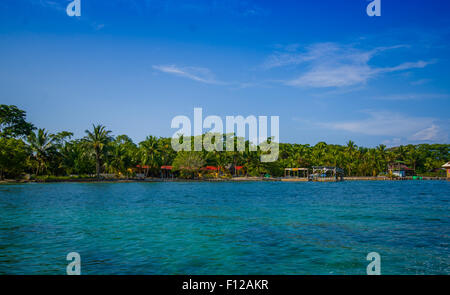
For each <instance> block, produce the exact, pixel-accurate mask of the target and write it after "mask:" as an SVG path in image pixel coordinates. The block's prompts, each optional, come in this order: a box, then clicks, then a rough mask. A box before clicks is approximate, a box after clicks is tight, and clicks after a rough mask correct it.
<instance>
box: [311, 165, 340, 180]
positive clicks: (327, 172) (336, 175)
mask: <svg viewBox="0 0 450 295" xmlns="http://www.w3.org/2000/svg"><path fill="white" fill-rule="evenodd" d="M311 176H312V180H313V181H343V180H344V170H343V169H342V168H339V167H329V166H314V167H313V174H312V175H311Z"/></svg>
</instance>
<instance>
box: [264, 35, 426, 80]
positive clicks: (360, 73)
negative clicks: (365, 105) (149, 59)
mask: <svg viewBox="0 0 450 295" xmlns="http://www.w3.org/2000/svg"><path fill="white" fill-rule="evenodd" d="M404 47H408V46H407V45H396V46H390V47H377V48H375V49H372V50H362V49H358V48H355V47H354V46H345V45H339V44H337V43H318V44H314V45H311V46H308V47H306V48H304V50H303V51H301V52H292V48H291V49H290V51H288V50H286V51H284V52H277V53H275V54H273V55H272V56H270V57H269V58H268V59H267V60H266V61H265V62H264V64H263V67H264V68H265V69H273V68H278V67H286V66H298V65H304V66H305V68H304V69H303V70H304V73H303V74H302V75H300V76H299V77H297V78H294V79H290V80H287V81H285V84H287V85H291V86H300V87H314V88H328V87H347V86H355V85H361V84H365V83H366V82H367V81H368V80H370V79H372V78H375V77H377V76H379V75H381V74H385V73H391V72H398V71H405V70H410V69H418V68H424V67H426V66H427V65H429V64H430V63H432V62H433V61H431V62H429V61H422V60H421V61H416V62H405V63H402V64H400V65H396V66H391V67H374V66H372V65H370V64H369V62H370V61H371V60H372V58H373V57H374V56H376V55H378V54H381V53H382V52H385V51H388V50H393V49H397V48H404ZM293 48H295V49H296V48H297V46H296V47H293ZM295 49H294V50H295Z"/></svg>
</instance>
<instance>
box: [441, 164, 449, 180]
mask: <svg viewBox="0 0 450 295" xmlns="http://www.w3.org/2000/svg"><path fill="white" fill-rule="evenodd" d="M442 168H444V169H445V170H447V179H450V162H447V163H445V164H444V165H442Z"/></svg>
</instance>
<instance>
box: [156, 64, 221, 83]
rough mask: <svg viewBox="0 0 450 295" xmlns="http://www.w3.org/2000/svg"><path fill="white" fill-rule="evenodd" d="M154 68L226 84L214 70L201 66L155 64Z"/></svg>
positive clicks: (195, 79)
mask: <svg viewBox="0 0 450 295" xmlns="http://www.w3.org/2000/svg"><path fill="white" fill-rule="evenodd" d="M153 69H155V70H158V71H160V72H163V73H166V74H171V75H175V76H179V77H184V78H188V79H191V80H194V81H197V82H201V83H206V84H222V85H223V84H226V83H224V82H221V81H217V80H216V79H215V78H214V75H213V74H212V72H211V71H210V70H209V69H207V68H199V67H178V66H176V65H154V66H153Z"/></svg>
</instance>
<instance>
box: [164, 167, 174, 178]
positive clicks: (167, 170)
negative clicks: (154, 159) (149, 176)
mask: <svg viewBox="0 0 450 295" xmlns="http://www.w3.org/2000/svg"><path fill="white" fill-rule="evenodd" d="M173 177H174V175H173V166H161V178H163V179H166V178H173Z"/></svg>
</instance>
